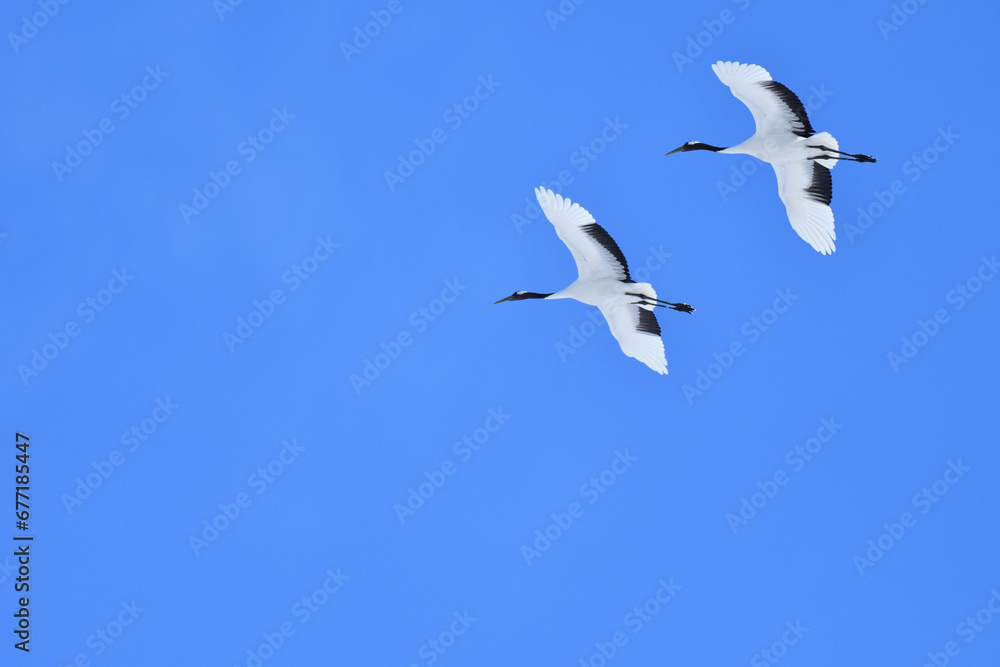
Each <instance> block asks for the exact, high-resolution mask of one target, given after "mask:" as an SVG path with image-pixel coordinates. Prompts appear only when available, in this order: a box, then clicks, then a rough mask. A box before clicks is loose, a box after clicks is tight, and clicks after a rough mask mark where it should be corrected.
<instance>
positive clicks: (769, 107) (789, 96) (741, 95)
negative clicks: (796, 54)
mask: <svg viewBox="0 0 1000 667" xmlns="http://www.w3.org/2000/svg"><path fill="white" fill-rule="evenodd" d="M712 71H713V72H715V75H716V76H717V77H719V81H722V83H724V84H726V85H727V86H729V90H731V91H732V93H733V95H734V96H735V97H736V99H738V100H739V101H740V102H743V104H745V105H747V108H749V109H750V113H752V114H753V120H754V122H755V123H756V124H757V132H760V133H766V132H769V131H771V132H791V133H793V134H796V135H798V136H800V137H811V136H812V135H813V134H814V132H813V128H812V125H811V124H810V123H809V117H808V116H807V115H806V108H805V107H804V106H803V105H802V101H801V100H799V98H798V96H797V95H796V94H795V93H793V92H792V91H790V90H789V89H788V88H786V87H785V86H783V85H782V84H780V83H778V82H777V81H772V80H771V75H770V74H768V73H767V70H766V69H764V68H763V67H760V66H759V65H748V64H740V63H733V62H722V61H719V62H717V63H715V64H714V65H712Z"/></svg>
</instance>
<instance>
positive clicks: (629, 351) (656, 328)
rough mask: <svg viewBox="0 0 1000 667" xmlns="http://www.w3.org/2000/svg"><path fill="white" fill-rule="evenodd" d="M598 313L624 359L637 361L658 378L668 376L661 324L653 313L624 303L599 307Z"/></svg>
mask: <svg viewBox="0 0 1000 667" xmlns="http://www.w3.org/2000/svg"><path fill="white" fill-rule="evenodd" d="M601 313H603V314H604V319H606V320H607V321H608V328H609V329H611V335H613V336H614V337H615V339H616V340H617V341H618V345H620V346H621V348H622V352H624V353H625V355H626V356H629V357H632V358H633V359H638V360H639V361H641V362H642V363H644V364H646V365H647V366H649V367H650V368H652V369H653V370H654V371H656V372H657V373H659V374H660V375H666V374H667V357H666V355H665V354H664V351H663V340H662V339H660V324H659V323H658V322H657V321H656V315H654V314H653V311H652V310H647V309H646V308H642V307H640V306H637V305H632V304H627V305H619V306H610V307H602V308H601Z"/></svg>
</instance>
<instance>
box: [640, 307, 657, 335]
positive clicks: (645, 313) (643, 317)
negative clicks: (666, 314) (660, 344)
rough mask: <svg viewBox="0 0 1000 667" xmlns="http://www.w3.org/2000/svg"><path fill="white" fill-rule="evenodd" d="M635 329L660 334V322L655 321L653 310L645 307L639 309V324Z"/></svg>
mask: <svg viewBox="0 0 1000 667" xmlns="http://www.w3.org/2000/svg"><path fill="white" fill-rule="evenodd" d="M636 329H637V330H638V331H640V332H642V333H648V334H653V335H654V336H659V335H660V323H659V322H657V321H656V315H654V314H653V311H651V310H646V309H645V308H640V309H639V326H637V327H636Z"/></svg>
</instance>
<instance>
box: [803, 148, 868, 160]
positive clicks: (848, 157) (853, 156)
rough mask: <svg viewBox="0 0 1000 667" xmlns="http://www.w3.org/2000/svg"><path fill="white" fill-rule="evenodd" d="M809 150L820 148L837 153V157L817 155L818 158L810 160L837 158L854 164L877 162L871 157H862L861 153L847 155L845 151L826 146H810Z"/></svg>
mask: <svg viewBox="0 0 1000 667" xmlns="http://www.w3.org/2000/svg"><path fill="white" fill-rule="evenodd" d="M809 148H818V149H820V150H822V151H824V152H826V153H836V154H837V155H836V156H834V155H817V156H816V157H813V158H809V159H810V160H826V159H830V158H834V157H836V159H838V160H850V161H852V162H876V160H875V158H873V157H872V156H871V155H861V154H860V153H845V152H844V151H838V150H835V149H833V148H827V147H826V146H813V145H810V146H809Z"/></svg>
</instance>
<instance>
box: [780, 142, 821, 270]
mask: <svg viewBox="0 0 1000 667" xmlns="http://www.w3.org/2000/svg"><path fill="white" fill-rule="evenodd" d="M771 166H772V167H774V175H775V176H776V177H777V178H778V195H779V196H780V197H781V201H782V202H784V204H785V210H786V211H787V212H788V221H789V222H791V223H792V229H794V230H795V232H796V233H797V234H798V235H799V236H801V237H802V238H803V239H804V240H805V241H806V242H807V243H808V244H809V245H811V246H812V247H813V248H815V249H816V250H817V251H818V252H821V253H823V254H824V255H826V254H830V253H833V251H834V250H836V249H837V248H836V246H834V244H833V241H834V239H836V238H837V233H836V232H835V231H834V229H833V210H832V209H831V208H830V200H831V198H832V197H833V179H831V178H830V170H829V169H827V168H826V167H824V166H823V165H821V164H819V163H818V162H817V161H816V160H802V161H801V162H791V163H788V164H772V165H771Z"/></svg>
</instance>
